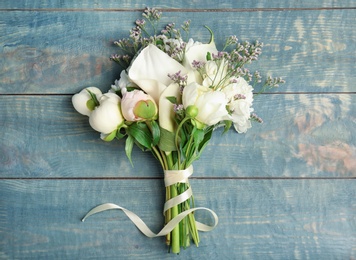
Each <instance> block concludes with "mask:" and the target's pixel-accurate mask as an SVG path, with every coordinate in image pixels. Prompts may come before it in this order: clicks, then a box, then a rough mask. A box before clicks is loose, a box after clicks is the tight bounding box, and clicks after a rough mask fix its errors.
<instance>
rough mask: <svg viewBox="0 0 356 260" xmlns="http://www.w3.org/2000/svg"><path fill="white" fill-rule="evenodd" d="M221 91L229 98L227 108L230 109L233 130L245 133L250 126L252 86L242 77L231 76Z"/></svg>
mask: <svg viewBox="0 0 356 260" xmlns="http://www.w3.org/2000/svg"><path fill="white" fill-rule="evenodd" d="M223 91H224V92H225V93H226V95H227V98H228V99H229V102H228V108H229V110H230V111H231V117H232V122H233V123H234V127H235V130H236V131H237V132H239V133H245V132H246V131H247V129H249V128H251V120H250V117H251V113H252V112H253V108H252V102H253V92H252V91H253V88H252V86H251V85H249V84H248V82H247V81H246V80H245V79H244V78H242V77H239V78H233V79H231V83H230V84H229V85H227V86H226V87H225V88H224V89H223Z"/></svg>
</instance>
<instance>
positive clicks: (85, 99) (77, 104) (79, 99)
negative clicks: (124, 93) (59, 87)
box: [72, 87, 102, 116]
mask: <svg viewBox="0 0 356 260" xmlns="http://www.w3.org/2000/svg"><path fill="white" fill-rule="evenodd" d="M88 90H89V91H90V92H92V93H93V94H95V95H96V98H97V99H99V98H100V97H101V95H102V93H101V90H100V89H98V88H96V87H88V88H85V89H83V90H82V91H80V92H79V93H77V94H75V95H73V97H72V104H73V106H74V108H75V110H77V111H78V113H80V114H82V115H85V116H89V115H90V114H91V112H92V110H93V109H94V104H90V102H89V101H90V100H91V96H90V94H89V92H88Z"/></svg>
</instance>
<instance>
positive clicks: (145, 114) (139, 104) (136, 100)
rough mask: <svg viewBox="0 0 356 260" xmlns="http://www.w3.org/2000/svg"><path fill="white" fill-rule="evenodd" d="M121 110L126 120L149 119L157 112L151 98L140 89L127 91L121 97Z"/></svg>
mask: <svg viewBox="0 0 356 260" xmlns="http://www.w3.org/2000/svg"><path fill="white" fill-rule="evenodd" d="M121 110H122V114H123V116H124V118H125V119H126V120H128V121H144V120H151V119H154V118H155V117H156V116H157V112H158V109H157V105H156V103H155V101H154V100H153V98H152V97H151V96H149V95H147V94H145V93H144V92H143V91H141V90H133V91H130V92H127V93H126V94H125V95H124V96H123V98H122V101H121Z"/></svg>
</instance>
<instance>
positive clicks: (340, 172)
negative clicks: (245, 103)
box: [0, 94, 356, 178]
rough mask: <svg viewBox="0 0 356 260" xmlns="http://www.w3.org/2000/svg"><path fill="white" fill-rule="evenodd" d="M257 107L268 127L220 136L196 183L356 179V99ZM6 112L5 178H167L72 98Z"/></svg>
mask: <svg viewBox="0 0 356 260" xmlns="http://www.w3.org/2000/svg"><path fill="white" fill-rule="evenodd" d="M254 108H255V112H256V113H258V114H259V115H260V116H261V117H262V118H263V119H264V121H265V123H264V124H262V125H260V124H257V123H255V124H254V125H253V127H252V128H251V129H250V130H249V131H248V132H247V133H246V134H237V133H236V132H235V131H233V130H231V131H230V132H229V133H227V134H225V135H221V130H217V132H216V133H215V135H214V136H213V138H212V140H211V142H210V144H209V145H208V147H207V148H206V151H204V153H203V155H202V157H201V158H200V160H199V161H197V162H196V163H195V164H194V165H195V175H194V176H195V177H316V178H323V177H351V176H356V140H355V138H354V136H355V134H356V120H355V111H356V95H355V94H318V95H315V94H283V95H282V94H275V95H262V96H259V97H256V98H255V102H254ZM0 111H2V114H1V116H0V126H1V128H2V135H0V151H1V152H0V154H1V157H0V166H1V167H0V176H1V177H15V178H17V177H21V178H31V177H58V178H61V177H145V178H149V177H161V176H162V171H161V169H160V167H159V164H158V163H157V162H156V161H155V159H154V158H153V157H152V156H151V154H150V153H144V152H141V151H140V150H139V149H135V150H134V153H133V154H134V156H133V162H134V167H131V166H130V163H129V162H128V160H127V159H126V156H125V152H124V143H123V142H119V141H114V142H111V143H107V142H104V141H102V140H100V139H99V134H98V133H97V132H95V131H94V130H92V129H91V128H90V126H89V124H88V119H87V117H84V116H82V115H80V114H78V113H76V111H75V110H74V109H73V108H72V104H71V96H70V95H66V96H57V95H56V96H0ZM221 165H224V168H222V169H221V168H220V167H221ZM147 169H149V170H148V171H147Z"/></svg>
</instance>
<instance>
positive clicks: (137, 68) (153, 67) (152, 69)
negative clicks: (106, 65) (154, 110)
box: [128, 44, 188, 104]
mask: <svg viewBox="0 0 356 260" xmlns="http://www.w3.org/2000/svg"><path fill="white" fill-rule="evenodd" d="M178 71H180V72H181V73H182V74H183V75H184V74H187V73H188V71H187V69H186V68H184V66H183V65H182V64H180V63H179V62H178V61H176V60H174V59H173V58H171V57H170V56H168V54H166V53H165V52H163V51H161V50H160V49H158V48H157V47H156V46H155V45H152V44H150V45H148V46H147V47H145V48H144V49H143V50H142V51H141V52H140V54H139V55H138V56H137V57H136V59H135V60H134V61H133V63H132V65H131V67H130V68H129V73H128V75H129V78H130V79H131V80H132V81H133V82H134V83H136V84H137V85H138V86H139V87H140V88H141V89H142V90H143V91H144V92H146V93H147V94H148V95H150V96H151V97H152V98H153V99H154V100H155V102H156V103H157V104H158V102H159V97H160V95H161V93H162V92H163V91H164V90H165V89H166V87H167V86H169V85H170V84H171V83H172V80H171V79H170V78H169V77H168V74H174V73H177V72H178Z"/></svg>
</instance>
